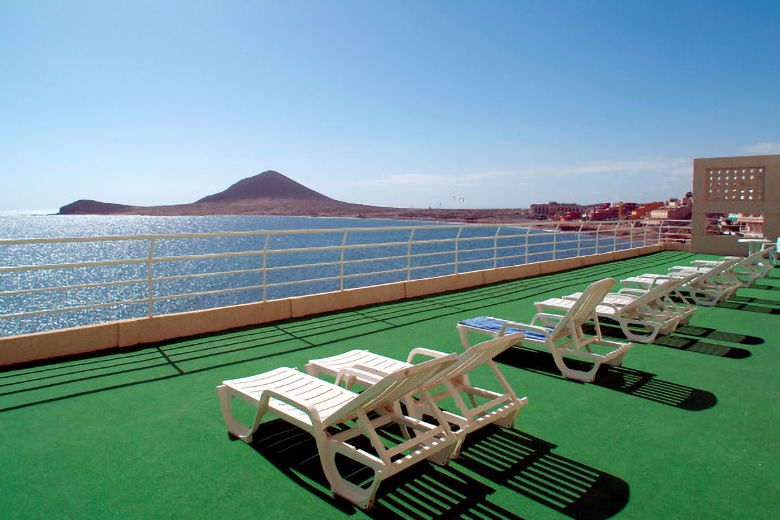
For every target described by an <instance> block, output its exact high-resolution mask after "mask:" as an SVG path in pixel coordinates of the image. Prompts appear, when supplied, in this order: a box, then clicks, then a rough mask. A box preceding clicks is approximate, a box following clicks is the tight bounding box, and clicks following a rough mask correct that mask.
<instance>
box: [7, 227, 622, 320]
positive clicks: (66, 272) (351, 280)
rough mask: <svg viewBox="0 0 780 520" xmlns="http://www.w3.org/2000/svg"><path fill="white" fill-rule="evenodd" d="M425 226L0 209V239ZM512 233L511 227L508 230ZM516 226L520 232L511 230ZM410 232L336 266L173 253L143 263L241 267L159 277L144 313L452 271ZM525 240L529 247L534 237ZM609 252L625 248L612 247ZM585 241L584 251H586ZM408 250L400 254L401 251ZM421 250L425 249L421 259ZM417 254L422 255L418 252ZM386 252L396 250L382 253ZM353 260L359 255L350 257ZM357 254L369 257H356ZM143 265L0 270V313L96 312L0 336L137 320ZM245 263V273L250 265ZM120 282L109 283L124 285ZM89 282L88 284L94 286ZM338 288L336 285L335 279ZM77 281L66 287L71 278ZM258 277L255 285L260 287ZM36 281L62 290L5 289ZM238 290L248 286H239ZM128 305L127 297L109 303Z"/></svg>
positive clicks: (12, 255) (294, 244)
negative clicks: (412, 243) (194, 257)
mask: <svg viewBox="0 0 780 520" xmlns="http://www.w3.org/2000/svg"><path fill="white" fill-rule="evenodd" d="M414 225H425V226H430V225H431V223H430V222H416V223H415V222H407V221H404V222H400V221H395V220H372V219H349V218H314V217H273V216H182V217H149V216H64V215H0V238H3V239H21V238H75V237H109V236H137V235H168V234H185V233H186V234H189V233H218V232H235V231H261V230H295V229H341V228H376V227H391V226H414ZM495 229H496V228H495V227H493V228H492V229H490V228H486V229H485V228H483V229H476V230H474V229H467V230H465V231H464V232H463V234H462V235H461V238H468V237H470V236H474V237H475V236H491V235H492V234H493V233H495ZM456 230H457V227H456V226H452V225H442V226H438V227H437V229H430V230H428V229H426V230H417V231H416V232H415V239H416V240H426V239H429V240H430V239H444V238H454V236H455V234H456ZM514 232H517V228H515V231H514ZM522 232H523V234H524V233H525V230H523V231H522ZM409 235H410V232H409V231H408V230H403V231H367V232H361V233H352V234H350V236H349V238H348V242H347V245H355V244H387V243H389V242H404V244H403V245H392V246H391V245H384V246H381V247H371V248H362V249H355V250H347V251H346V252H345V253H344V260H345V261H346V262H347V263H346V264H344V266H343V274H344V275H346V278H344V279H343V281H342V280H341V274H342V266H341V264H340V261H341V254H342V253H341V251H339V250H334V251H318V252H309V253H287V254H271V255H268V256H267V258H266V264H265V267H266V268H275V267H283V266H291V265H299V264H329V265H318V266H314V267H306V268H295V269H284V270H273V269H271V270H268V271H266V272H265V274H264V273H262V272H261V271H260V269H261V268H262V267H263V263H262V262H263V259H262V256H261V255H250V256H245V257H234V258H222V259H210V260H178V261H165V262H156V263H154V267H153V276H154V277H155V278H158V279H159V278H165V277H169V278H170V277H176V276H181V275H185V274H186V275H190V274H204V273H219V272H224V271H236V270H246V271H250V272H247V273H240V274H230V275H217V276H204V277H196V278H188V279H184V280H175V279H167V280H159V281H155V282H153V283H152V284H151V292H152V294H153V296H154V297H155V298H162V299H161V300H158V301H154V303H153V306H152V312H153V314H154V315H160V314H169V313H173V312H184V311H191V310H197V309H206V308H213V307H219V306H225V305H235V304H241V303H250V302H256V301H263V300H264V299H267V300H271V299H278V298H285V297H291V296H299V295H304V294H315V293H322V292H329V291H336V290H339V289H341V288H344V289H349V288H354V287H362V286H367V285H376V284H381V283H390V282H396V281H401V280H406V279H407V276H410V277H411V278H413V279H415V278H425V277H430V276H442V275H446V274H451V273H452V272H453V267H452V266H451V265H442V264H451V263H452V262H454V260H455V251H454V247H453V245H452V243H444V244H420V245H415V246H414V247H412V250H411V251H409V248H408V246H407V245H406V244H405V242H406V241H408V239H409ZM342 240H343V234H341V233H324V234H319V235H309V234H306V235H280V236H273V237H272V239H271V241H270V242H269V244H268V247H269V249H270V250H273V251H281V250H285V249H289V248H299V247H322V246H339V245H341V243H342ZM525 240H526V239H525V237H524V236H523V237H522V238H520V237H511V236H507V237H505V238H502V245H503V246H504V247H505V249H503V250H502V252H501V255H502V256H503V257H504V259H503V260H502V259H499V260H498V262H497V266H499V267H500V266H505V265H517V264H519V263H524V261H525V260H523V259H517V258H509V257H512V256H516V255H521V254H523V251H526V249H525ZM548 241H549V235H548V234H547V233H545V232H542V231H538V230H534V231H533V232H532V234H531V236H530V237H529V240H528V242H529V247H528V252H531V253H541V254H537V255H535V256H534V257H533V259H532V260H530V261H540V260H546V259H549V258H551V257H552V255H551V253H550V251H551V246H550V245H546V244H540V243H541V242H548ZM534 244H536V245H534ZM581 246H582V247H583V248H584V249H583V254H589V253H594V252H596V248H595V241H593V240H585V241H583V242H582V244H581ZM618 246H619V248H622V247H627V246H626V245H622V247H621V244H618ZM149 247H150V241H149V240H140V241H106V242H89V243H64V244H59V243H55V244H30V245H15V246H2V247H0V266H19V265H26V266H29V265H42V264H62V263H73V262H94V261H111V260H127V259H138V260H145V259H147V258H148V257H149ZM264 247H265V235H260V236H242V237H218V238H188V239H156V240H155V243H154V257H155V258H164V257H172V256H181V255H193V254H197V255H200V254H210V253H225V252H252V251H262V250H263V249H264ZM460 247H461V249H469V248H470V247H472V248H484V247H485V242H484V241H474V243H473V244H469V242H468V241H466V242H462V243H461V246H460ZM612 247H613V243H611V242H610V243H608V244H604V245H601V244H600V247H599V248H598V249H599V252H601V251H606V250H612ZM588 248H590V250H588ZM408 252H411V254H412V259H411V261H410V260H409V259H408V258H407V256H406V255H407V253H408ZM431 253H436V254H434V255H430V254H431ZM422 254H426V255H428V256H418V257H415V256H414V255H422ZM492 254H493V253H492V251H488V252H478V253H463V252H461V253H460V255H459V257H458V260H459V262H464V261H466V262H468V261H469V260H471V261H473V262H472V263H466V264H464V266H461V268H460V271H464V270H475V269H485V268H489V267H492V266H493V260H492ZM575 254H576V253H574V252H571V253H564V254H563V255H561V254H559V255H558V257H566V256H574V255H575ZM387 257H398V258H390V259H387ZM356 260H361V262H359V263H349V262H350V261H356ZM365 260H368V261H365ZM409 262H411V265H412V267H415V268H416V269H415V270H413V272H412V274H411V275H409V274H408V273H407V272H406V268H407V267H408V265H409ZM148 269H149V267H148V264H147V263H146V262H145V261H144V262H139V263H135V264H132V263H131V264H123V265H117V266H95V267H79V268H71V269H47V270H40V271H26V272H22V273H0V292H5V294H0V315H8V314H16V313H26V312H37V311H47V310H56V309H60V308H64V307H80V306H90V305H104V306H103V307H100V308H96V309H94V308H93V309H83V310H72V311H66V312H52V313H48V314H42V315H36V316H24V317H15V318H3V319H0V335H12V334H22V333H29V332H35V331H39V330H50V329H57V328H63V327H72V326H78V325H85V324H91V323H100V322H104V321H111V320H119V319H130V318H141V317H144V316H148V315H149V305H148V300H147V299H148V297H149V293H150V284H149V283H148V277H149V272H148ZM253 270H254V271H253ZM378 271H393V272H386V273H382V274H376V275H366V276H358V275H362V274H363V273H371V272H378ZM323 278H333V279H328V280H318V281H310V282H306V283H302V284H296V285H284V284H286V283H287V282H290V281H300V280H317V279H323ZM126 281H130V283H117V282H126ZM105 283H110V284H112V285H101V286H98V287H89V285H91V284H105ZM342 284H343V285H342ZM85 285H86V286H88V287H75V286H85ZM264 285H265V289H264V288H263V286H264ZM46 287H68V289H66V290H58V291H41V292H35V293H27V294H21V295H17V294H8V293H9V292H12V291H19V290H28V289H41V288H46ZM247 288H248V289H247ZM224 289H240V290H237V291H235V292H229V293H223V294H213V295H199V296H187V297H176V298H169V297H170V296H176V295H182V294H191V293H197V292H208V291H219V290H224ZM128 301H131V302H132V301H135V303H122V304H121V305H115V303H117V302H128Z"/></svg>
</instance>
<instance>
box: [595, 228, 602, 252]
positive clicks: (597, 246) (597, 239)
mask: <svg viewBox="0 0 780 520" xmlns="http://www.w3.org/2000/svg"><path fill="white" fill-rule="evenodd" d="M600 232H601V222H599V224H598V225H597V226H596V254H599V234H600Z"/></svg>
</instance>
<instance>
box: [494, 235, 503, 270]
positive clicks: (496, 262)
mask: <svg viewBox="0 0 780 520" xmlns="http://www.w3.org/2000/svg"><path fill="white" fill-rule="evenodd" d="M500 233H501V226H500V225H499V226H498V227H497V228H496V234H495V235H493V269H495V268H496V267H498V235H499V234H500Z"/></svg>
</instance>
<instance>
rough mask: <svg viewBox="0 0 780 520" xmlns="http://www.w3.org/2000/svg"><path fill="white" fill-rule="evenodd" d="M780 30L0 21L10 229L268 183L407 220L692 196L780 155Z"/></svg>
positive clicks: (143, 13)
mask: <svg viewBox="0 0 780 520" xmlns="http://www.w3.org/2000/svg"><path fill="white" fill-rule="evenodd" d="M778 22H780V1H776V0H770V1H751V0H745V1H732V0H730V1H716V0H712V1H685V0H675V1H662V0H648V1H625V0H615V1H597V0H591V1H581V0H577V1H555V0H549V1H541V0H540V1H522V0H517V1H490V2H484V1H473V2H466V1H452V0H450V1H398V0H393V1H384V2H380V1H341V0H340V1H325V0H320V1H311V2H309V1H296V0H285V1H278V0H275V1H260V0H257V1H232V0H220V1H217V0H214V1H200V0H186V1H167V0H153V1H145V0H128V1H110V0H109V1H105V0H95V1H79V0H69V1H59V0H52V1H36V0H18V1H14V0H0V181H2V189H0V210H4V211H7V210H17V209H39V208H41V209H43V208H47V209H57V208H58V207H59V206H62V205H64V204H67V203H69V202H72V201H74V200H76V199H80V198H87V199H96V200H101V201H104V202H118V203H125V204H140V205H153V204H166V203H185V202H192V201H194V200H196V199H198V198H200V197H203V196H205V195H208V194H211V193H214V192H217V191H221V190H222V189H224V188H226V187H227V186H229V185H230V184H232V183H234V182H236V181H238V180H240V179H242V178H244V177H249V176H251V175H254V174H256V173H259V172H261V171H264V170H269V169H273V170H277V171H279V172H281V173H283V174H285V175H287V176H288V177H291V178H292V179H294V180H296V181H298V182H301V183H302V184H305V185H306V186H309V187H310V188H312V189H315V190H317V191H320V192H322V193H324V194H326V195H328V196H330V197H333V198H336V199H339V200H344V201H348V202H357V203H365V204H376V205H388V206H399V207H428V206H434V207H438V206H439V205H441V206H442V207H458V206H462V207H483V208H484V207H527V206H528V205H529V204H531V203H533V202H546V201H549V200H557V201H567V202H568V201H574V202H580V203H591V202H598V201H612V200H624V201H628V200H633V201H649V200H659V199H664V198H668V197H673V196H678V195H681V194H682V193H684V192H685V191H688V190H690V187H691V167H692V159H693V158H694V157H718V156H730V155H752V154H757V153H780V31H778ZM461 197H462V198H463V201H461V200H460V198H461Z"/></svg>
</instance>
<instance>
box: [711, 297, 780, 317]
mask: <svg viewBox="0 0 780 520" xmlns="http://www.w3.org/2000/svg"><path fill="white" fill-rule="evenodd" d="M715 307H719V308H721V309H729V310H734V311H747V312H755V313H756V314H780V306H776V305H775V306H772V307H769V306H766V305H753V304H751V303H743V302H739V301H732V300H727V301H725V302H720V303H718V304H717V305H716V306H715Z"/></svg>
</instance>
